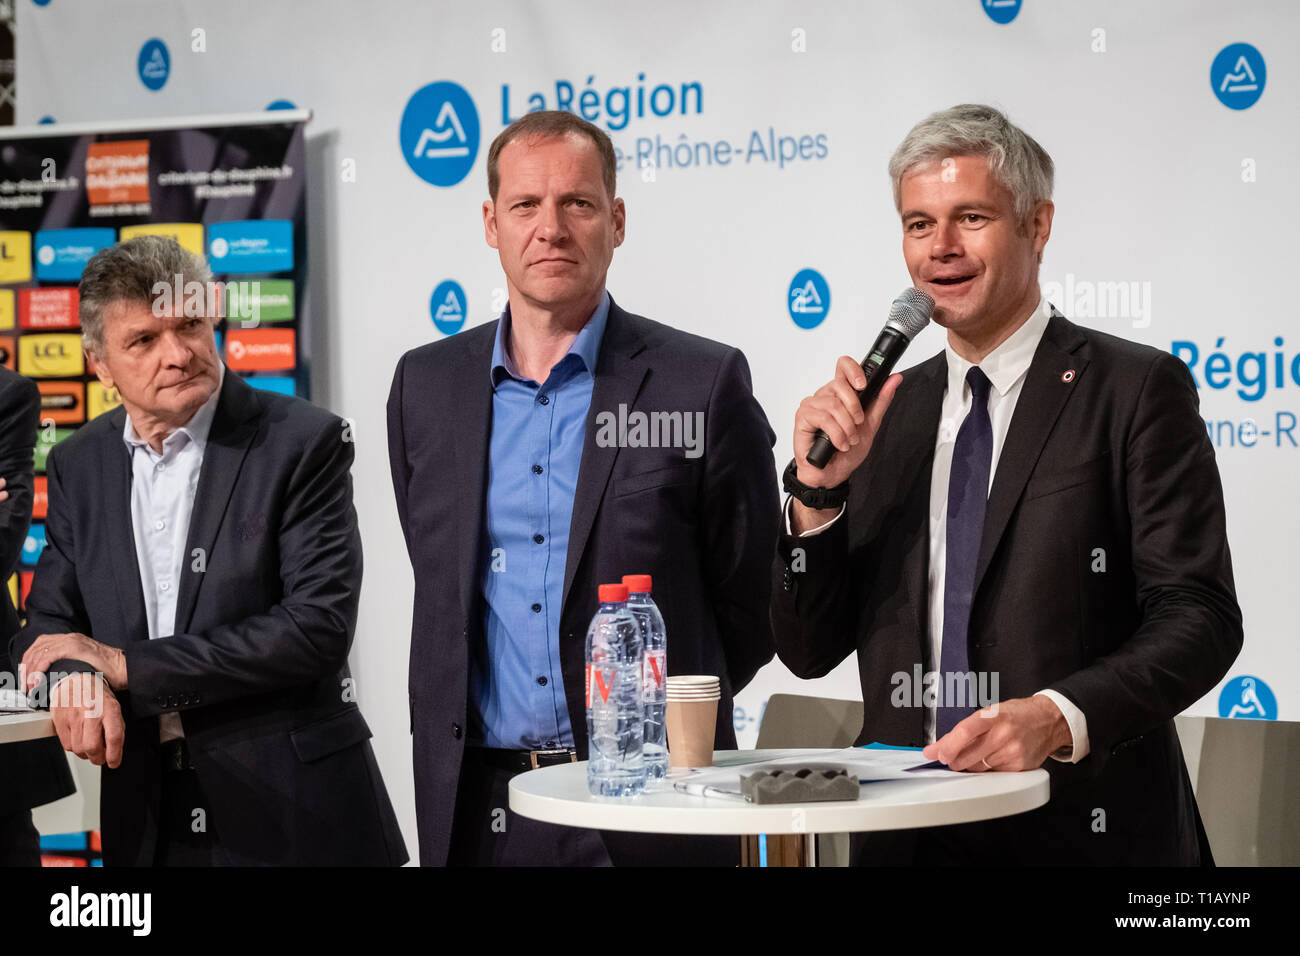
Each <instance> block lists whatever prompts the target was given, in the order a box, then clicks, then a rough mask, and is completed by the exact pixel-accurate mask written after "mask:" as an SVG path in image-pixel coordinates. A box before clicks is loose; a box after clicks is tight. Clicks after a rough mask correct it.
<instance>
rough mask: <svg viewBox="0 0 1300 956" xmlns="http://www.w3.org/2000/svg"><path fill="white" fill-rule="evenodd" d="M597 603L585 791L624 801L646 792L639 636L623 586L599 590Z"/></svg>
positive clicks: (591, 635) (590, 632) (590, 652)
mask: <svg viewBox="0 0 1300 956" xmlns="http://www.w3.org/2000/svg"><path fill="white" fill-rule="evenodd" d="M598 597H599V599H600V607H599V608H598V609H597V611H596V616H595V617H593V618H592V619H591V626H590V627H588V628H587V741H588V752H587V789H588V790H589V791H590V792H591V793H593V794H596V795H597V796H604V797H628V796H634V795H635V794H638V793H640V792H641V791H642V790H644V789H645V761H644V758H643V755H642V751H641V741H642V733H643V730H644V725H645V711H644V709H643V707H642V703H641V699H642V694H641V632H640V628H638V626H637V622H636V618H634V617H633V616H632V614H631V612H630V611H628V609H627V587H626V586H624V585H622V584H602V585H601V586H600V588H599V590H598Z"/></svg>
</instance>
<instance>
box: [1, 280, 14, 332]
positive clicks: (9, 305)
mask: <svg viewBox="0 0 1300 956" xmlns="http://www.w3.org/2000/svg"><path fill="white" fill-rule="evenodd" d="M13 327H14V292H13V289H0V329H12V328H13Z"/></svg>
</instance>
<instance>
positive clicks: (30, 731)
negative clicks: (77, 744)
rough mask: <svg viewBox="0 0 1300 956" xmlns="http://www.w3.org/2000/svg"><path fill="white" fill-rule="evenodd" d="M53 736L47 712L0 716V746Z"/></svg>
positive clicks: (39, 711)
mask: <svg viewBox="0 0 1300 956" xmlns="http://www.w3.org/2000/svg"><path fill="white" fill-rule="evenodd" d="M53 736H54V721H53V720H52V719H51V718H50V713H49V711H47V710H38V711H36V712H34V713H24V714H0V744H16V743H18V742H20V741H23V740H38V739H39V738H41V737H53Z"/></svg>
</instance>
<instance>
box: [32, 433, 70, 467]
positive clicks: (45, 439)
mask: <svg viewBox="0 0 1300 956" xmlns="http://www.w3.org/2000/svg"><path fill="white" fill-rule="evenodd" d="M71 434H72V429H71V428H42V429H39V430H38V431H37V432H36V451H35V453H34V454H33V456H32V464H33V465H34V466H35V468H36V470H37V471H39V472H44V471H45V459H47V458H48V457H49V456H50V452H51V451H52V450H53V448H54V446H55V445H57V444H58V443H59V442H61V441H63V439H65V438H67V437H68V436H69V435H71Z"/></svg>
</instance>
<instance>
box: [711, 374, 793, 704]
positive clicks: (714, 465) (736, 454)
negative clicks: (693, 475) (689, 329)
mask: <svg viewBox="0 0 1300 956" xmlns="http://www.w3.org/2000/svg"><path fill="white" fill-rule="evenodd" d="M704 435H705V439H706V440H707V442H708V444H707V445H706V447H705V448H704V450H703V451H704V467H705V472H704V499H703V507H702V508H701V512H700V513H701V516H702V520H703V522H704V527H703V534H702V546H703V550H704V555H703V557H704V568H705V581H706V585H707V587H708V595H707V597H708V599H710V600H711V601H712V604H713V613H714V617H715V619H716V620H717V624H718V633H719V635H720V636H721V638H722V645H723V652H724V653H725V654H726V658H727V677H728V679H729V681H730V683H731V689H732V692H733V693H734V692H737V691H739V690H740V689H741V688H742V687H744V686H745V685H746V684H748V683H749V682H750V681H751V680H752V679H753V677H754V675H755V674H756V673H758V669H759V668H760V667H762V666H763V665H764V664H766V663H767V662H768V661H770V660H771V659H772V626H771V623H770V622H769V620H768V613H767V606H768V588H769V584H768V578H767V568H768V557H769V555H771V553H772V546H773V543H774V542H775V541H776V533H777V527H776V518H777V511H776V508H777V490H776V470H775V463H774V461H773V459H772V445H773V443H774V442H775V440H776V436H775V434H774V433H773V432H772V428H771V426H770V425H769V424H768V421H767V416H766V415H764V414H763V409H762V408H761V407H760V406H759V404H758V400H757V399H755V398H754V392H753V385H752V382H751V379H750V374H749V365H748V363H747V362H746V361H745V356H744V355H743V354H742V353H741V352H740V350H739V349H730V350H728V352H727V354H726V356H725V357H724V358H723V360H722V363H721V365H720V366H719V368H718V372H717V375H716V377H715V378H714V383H713V391H712V395H711V396H710V398H709V410H708V417H707V421H706V422H705V428H704Z"/></svg>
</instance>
